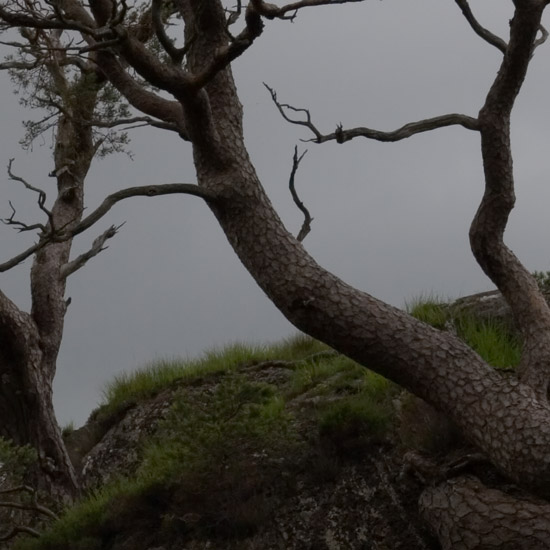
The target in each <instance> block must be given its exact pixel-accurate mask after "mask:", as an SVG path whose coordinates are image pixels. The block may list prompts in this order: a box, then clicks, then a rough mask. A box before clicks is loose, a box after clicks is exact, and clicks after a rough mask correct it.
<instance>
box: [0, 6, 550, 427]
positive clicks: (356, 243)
mask: <svg viewBox="0 0 550 550" xmlns="http://www.w3.org/2000/svg"><path fill="white" fill-rule="evenodd" d="M471 5H472V8H473V10H474V11H475V13H476V14H477V15H478V18H479V20H480V21H481V22H482V23H483V24H485V25H486V26H487V27H489V28H490V29H491V30H492V31H493V32H495V33H497V34H499V35H500V36H502V37H505V38H507V33H508V20H509V19H510V17H511V15H512V7H513V4H512V2H511V1H503V0H478V1H475V0H472V1H471ZM548 19H550V18H548ZM548 19H547V23H550V21H548ZM500 60H501V54H500V52H498V51H497V50H496V49H495V48H493V47H492V46H489V45H488V44H486V43H484V42H483V41H482V40H481V39H479V38H478V37H477V36H476V35H475V34H474V33H473V32H472V30H471V29H470V27H469V26H468V24H467V23H466V21H465V20H464V19H463V17H462V15H461V13H460V10H459V9H458V8H457V6H456V5H455V3H454V1H453V0H418V1H416V2H410V1H403V0H384V1H383V2H382V1H375V0H369V1H366V2H364V3H361V4H351V5H344V6H330V7H323V8H315V9H309V10H304V11H303V12H302V13H301V14H300V15H299V17H298V18H297V19H296V21H295V22H294V23H292V24H291V23H288V22H277V21H273V22H268V23H267V25H266V30H265V32H264V35H263V36H262V37H261V38H260V40H259V41H258V42H257V43H256V44H255V45H254V47H253V48H252V49H251V50H249V51H248V52H247V53H246V54H245V55H244V56H243V57H242V58H240V59H238V60H237V61H236V62H235V64H234V73H235V78H236V81H237V86H238V89H239V92H240V96H241V101H242V103H243V105H244V109H245V126H246V135H247V139H248V145H249V150H250V154H251V156H252V159H253V160H254V162H255V164H256V168H257V171H258V173H259V175H260V177H261V179H262V181H263V184H264V186H265V187H266V189H267V191H268V193H269V195H270V196H271V198H272V200H273V202H274V204H275V206H276V207H277V208H278V209H279V211H280V213H281V215H282V217H283V219H284V221H285V223H287V225H288V227H289V228H291V229H292V230H293V231H294V232H297V231H298V229H299V227H300V224H301V217H300V214H299V212H298V211H297V209H296V208H295V206H294V205H293V203H292V201H291V197H290V194H289V192H288V175H289V171H290V167H291V157H292V152H293V148H294V145H295V144H298V145H299V147H300V148H301V150H303V149H305V148H307V149H308V150H309V152H308V154H307V156H306V157H305V159H304V161H303V163H302V165H301V167H300V171H299V173H298V177H297V186H298V191H299V193H300V194H301V197H302V199H303V200H304V202H305V203H306V205H307V206H308V208H309V209H310V211H311V213H312V215H313V216H314V218H315V220H314V223H313V230H312V233H311V234H310V235H309V236H308V237H307V238H306V240H305V242H304V244H305V246H306V247H307V248H308V250H309V251H310V252H311V253H312V254H313V256H314V257H315V258H316V259H317V260H318V261H319V262H320V263H321V264H322V265H324V266H325V267H327V268H329V269H331V270H332V271H334V272H335V273H336V274H337V275H339V276H341V277H342V278H343V279H344V280H346V281H348V282H349V283H351V284H354V285H356V286H357V287H359V288H361V289H362V290H365V291H367V292H369V293H371V294H373V295H374V296H376V297H378V298H381V299H383V300H386V301H388V302H390V303H392V304H394V305H396V306H399V307H404V306H405V304H406V302H407V301H409V302H410V301H411V300H414V299H415V298H417V297H419V296H422V295H436V296H441V297H458V296H461V295H466V294H469V293H474V292H479V291H483V290H487V289H490V288H492V286H491V284H490V282H489V281H488V280H487V279H486V278H485V276H484V275H483V274H482V273H481V270H480V269H479V268H478V267H477V265H476V263H475V261H474V260H473V258H472V256H471V253H470V250H469V245H468V227H469V224H470V221H471V219H472V217H473V215H474V213H475V210H476V208H477V205H478V203H479V200H480V198H481V194H482V190H483V183H482V168H481V162H480V152H479V136H478V135H477V134H476V133H473V132H470V131H468V130H465V129H463V128H448V129H443V130H438V131H437V132H434V133H431V134H423V135H419V136H415V137H413V138H411V139H409V140H406V141H403V142H400V143H397V144H383V143H376V142H369V141H366V140H364V139H360V140H355V141H353V142H349V143H347V144H345V145H336V144H324V145H314V144H311V143H309V144H304V143H301V142H300V139H306V138H308V137H310V136H309V135H308V134H307V132H305V130H303V129H301V128H298V127H293V126H289V125H288V124H287V123H285V122H284V121H283V120H282V119H281V118H280V116H279V115H278V113H277V111H276V109H275V108H274V106H273V104H272V103H271V100H270V98H269V96H268V94H267V92H266V90H265V88H264V87H263V85H262V82H266V83H268V84H269V85H270V86H272V87H273V88H275V89H276V90H277V92H278V94H279V99H280V100H281V101H283V102H288V103H292V104H293V105H295V106H299V107H307V108H309V109H310V111H311V113H312V116H313V117H314V121H315V122H316V123H317V125H318V127H319V128H320V129H321V130H322V131H324V132H331V131H333V130H334V129H335V127H336V124H338V123H339V122H341V123H342V124H343V125H344V127H352V126H368V127H373V128H377V129H381V130H391V129H394V128H397V127H399V126H401V125H403V124H405V123H407V122H410V121H414V120H419V119H422V118H427V117H431V116H436V115H441V114H445V113H449V112H459V113H464V114H468V115H473V116H475V115H476V114H477V112H478V110H479V108H480V106H481V105H482V103H483V100H484V96H485V94H486V91H487V89H488V86H489V85H490V83H491V82H492V80H493V78H494V76H495V74H496V70H497V69H498V66H499V63H500ZM549 62H550V43H548V44H547V45H545V46H542V47H541V48H540V49H539V50H537V53H536V56H535V58H534V60H533V62H532V65H531V69H530V73H529V75H528V78H527V81H526V83H525V86H524V89H523V92H522V95H521V97H520V99H519V101H518V104H517V107H516V109H515V112H514V118H513V134H512V137H513V146H514V161H515V174H516V183H517V197H518V200H517V206H516V209H515V210H514V212H513V214H512V217H511V220H510V223H509V229H508V231H507V242H508V243H509V244H510V245H511V246H512V248H513V249H514V250H515V251H516V252H517V254H518V255H519V256H520V258H521V259H522V260H523V261H524V262H525V264H526V265H527V266H528V267H529V268H530V269H533V270H534V269H539V270H546V269H550V247H549V246H548V244H547V238H546V236H547V235H548V231H549V226H550V217H549V216H548V208H549V204H550V190H549V188H548V185H547V183H548V182H547V178H548V174H550V166H548V164H549V163H550V155H549V148H550V142H549V140H548V137H547V136H548V123H549V120H550V113H549V108H548V97H549V91H550V89H549V88H550V74H549V72H548V69H547V67H548V63H549ZM0 93H1V94H2V95H1V97H2V109H0V121H1V132H0V152H1V153H0V154H1V158H0V165H2V164H7V162H8V160H9V158H12V157H14V158H15V169H16V171H17V173H18V174H20V175H21V176H24V177H25V178H27V179H28V180H29V181H30V182H31V183H33V184H34V185H37V186H41V187H43V188H44V189H45V190H46V191H49V192H50V193H51V196H52V197H53V191H54V180H52V179H51V178H48V177H47V174H48V172H50V171H51V169H52V160H51V150H50V148H49V146H50V142H49V140H48V138H46V139H45V140H44V141H43V142H37V143H36V144H35V147H34V150H33V151H32V152H24V151H22V150H21V149H20V148H19V146H18V139H19V138H20V137H21V136H22V133H23V130H22V126H21V121H22V120H23V119H28V118H31V117H32V116H35V115H34V114H33V113H28V112H27V113H25V112H24V111H23V110H22V109H21V108H20V107H19V105H18V99H17V97H16V96H15V95H13V94H12V92H11V83H10V81H9V78H8V77H7V75H5V74H0ZM132 151H133V153H134V158H133V160H131V159H129V158H128V157H126V156H112V157H110V158H108V159H106V160H103V161H99V162H97V163H96V164H95V165H94V166H93V169H92V170H91V172H90V175H89V178H88V181H87V184H86V185H87V187H86V193H87V206H88V208H89V209H90V210H91V209H93V208H94V207H95V206H96V205H97V204H99V202H100V201H101V200H102V198H103V197H104V196H105V195H107V194H109V193H111V192H113V191H114V190H116V189H121V188H124V187H128V186H133V185H145V184H149V183H168V182H189V183H194V182H195V176H194V170H193V166H192V162H191V154H190V147H189V145H188V144H186V143H184V142H182V141H181V140H179V138H177V137H175V136H174V135H173V134H168V133H165V132H162V131H159V130H154V129H142V130H137V131H136V132H135V133H134V134H133V143H132ZM0 185H1V186H2V194H3V200H2V202H1V203H0V208H1V210H0V216H2V217H5V216H8V215H9V214H10V210H9V206H8V200H12V201H13V202H14V204H15V205H16V207H17V209H18V212H19V213H20V215H21V217H24V218H25V219H28V220H29V221H32V220H35V219H37V216H38V214H39V213H38V211H37V206H36V203H35V198H34V197H33V196H31V195H29V194H28V193H25V192H23V191H22V190H21V189H19V188H18V187H17V185H16V184H15V183H13V182H10V181H8V178H7V177H6V175H3V176H2V175H0ZM124 221H125V222H126V224H125V225H124V227H123V229H122V231H121V232H120V234H119V235H118V236H117V237H116V238H115V239H113V240H112V241H111V242H110V246H109V249H108V250H107V251H105V252H103V253H102V254H100V256H98V257H97V258H95V259H93V260H92V261H91V262H90V263H89V264H88V266H87V267H86V268H84V269H83V270H81V271H79V272H77V273H76V274H75V275H73V276H72V277H71V279H70V280H69V285H68V296H71V297H72V303H71V306H70V307H69V310H68V314H67V319H66V331H65V339H64V344H63V347H62V350H61V353H60V357H59V365H58V375H57V379H56V385H55V396H56V408H57V411H58V415H59V419H60V422H61V423H66V422H69V421H71V420H72V421H74V422H75V423H76V424H77V425H78V424H81V423H82V422H84V421H85V419H86V418H87V416H88V415H89V413H90V412H91V410H92V409H93V408H94V407H95V406H96V405H97V403H98V402H99V401H100V400H101V388H102V386H103V384H104V383H105V382H106V381H107V380H109V379H110V378H112V377H113V376H114V375H116V374H117V373H120V372H122V371H131V370H132V369H135V368H138V367H140V366H143V365H144V364H146V363H148V362H149V361H151V360H154V359H156V358H161V357H173V356H196V355H198V354H200V353H201V351H203V350H205V349H207V348H211V347H213V346H222V345H223V344H226V343H229V342H233V341H236V340H239V341H251V342H267V341H273V340H277V339H280V338H282V337H285V336H287V335H290V334H292V333H293V332H294V329H293V328H292V326H291V325H290V324H289V323H288V322H287V321H286V320H285V319H284V318H283V317H282V315H281V314H280V313H279V312H278V311H277V310H276V309H275V307H274V306H272V305H271V303H270V302H269V300H268V299H267V298H266V297H265V296H264V295H263V293H262V292H261V291H260V290H259V289H258V288H257V287H256V285H255V284H254V282H253V281H252V279H251V278H250V276H249V275H248V273H247V272H246V271H245V270H244V268H243V267H242V265H241V264H240V262H239V261H238V259H237V258H236V257H235V256H234V254H233V253H232V251H231V249H230V247H229V245H228V244H227V242H226V240H225V237H224V235H223V233H222V232H221V230H220V229H219V227H218V226H217V224H216V222H215V220H214V218H213V216H212V215H211V214H210V212H209V211H208V209H207V208H206V207H205V206H204V205H203V204H202V203H201V202H200V200H199V199H196V198H193V197H185V196H184V197H174V196H172V197H167V198H166V197H162V198H155V199H143V198H141V199H140V198H134V199H130V200H128V201H127V202H126V203H119V205H117V206H116V207H115V208H113V210H112V211H111V213H110V215H109V216H108V217H106V219H104V220H102V222H101V223H100V224H99V225H98V226H97V227H96V228H94V229H93V230H92V231H91V232H89V233H87V234H86V235H84V236H81V237H79V239H78V241H77V243H76V248H75V251H76V252H77V251H78V250H84V249H86V248H87V247H88V246H89V244H90V243H91V241H92V240H93V238H94V237H95V236H97V235H98V234H100V233H101V232H102V231H103V230H104V229H105V228H106V227H108V225H110V224H112V223H115V224H119V223H121V222H124ZM0 231H1V239H2V256H1V258H0V259H1V260H2V261H3V260H5V259H7V258H8V257H10V256H11V255H13V254H14V253H16V252H17V251H19V250H21V249H22V248H23V247H24V246H25V245H27V244H28V243H29V240H28V239H29V238H30V237H29V236H21V235H17V234H16V233H15V232H14V231H13V230H11V229H10V228H6V227H4V228H0ZM29 268H30V262H29V261H27V262H26V263H25V264H24V265H22V266H20V267H18V268H16V269H14V270H13V271H11V272H9V273H6V274H2V275H1V283H0V284H1V285H2V287H1V288H2V290H3V291H4V292H6V293H7V294H8V296H10V297H11V298H12V299H14V300H15V301H16V302H17V304H18V305H20V306H21V307H23V308H28V307H29V290H28V284H29V283H28V271H29Z"/></svg>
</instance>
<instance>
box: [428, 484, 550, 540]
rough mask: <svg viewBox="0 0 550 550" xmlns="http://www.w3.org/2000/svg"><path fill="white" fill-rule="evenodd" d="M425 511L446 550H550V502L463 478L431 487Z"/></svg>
mask: <svg viewBox="0 0 550 550" xmlns="http://www.w3.org/2000/svg"><path fill="white" fill-rule="evenodd" d="M420 512H421V514H422V515H423V517H424V518H425V519H426V521H427V522H428V523H429V524H430V525H431V526H432V528H433V529H434V531H435V532H436V533H437V535H438V538H439V541H440V542H441V547H442V550H476V549H477V550H479V549H483V550H548V548H550V538H549V537H548V534H549V533H550V504H548V502H545V501H540V500H536V499H532V498H528V497H525V496H523V497H512V496H510V495H508V494H506V493H503V492H502V491H498V490H496V489H488V488H487V487H485V486H484V485H483V484H482V483H480V482H479V480H477V479H476V478H475V477H460V478H457V479H453V480H451V481H448V482H445V483H443V484H441V485H439V486H437V487H433V488H431V489H427V490H426V491H424V493H423V494H422V496H421V498H420Z"/></svg>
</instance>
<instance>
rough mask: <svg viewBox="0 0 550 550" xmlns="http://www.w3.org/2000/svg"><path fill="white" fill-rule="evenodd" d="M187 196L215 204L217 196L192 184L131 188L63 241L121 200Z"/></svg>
mask: <svg viewBox="0 0 550 550" xmlns="http://www.w3.org/2000/svg"><path fill="white" fill-rule="evenodd" d="M177 194H186V195H193V196H195V197H200V198H201V199H204V200H205V201H206V202H215V201H216V198H217V197H216V195H214V194H213V193H210V192H208V191H206V190H205V189H201V188H200V187H199V186H198V185H194V184H191V183H165V184H162V185H144V186H142V187H129V188H127V189H122V190H120V191H117V192H116V193H113V194H112V195H109V196H108V197H107V198H105V200H104V201H103V202H102V203H101V204H100V205H99V206H98V207H97V208H96V209H95V210H94V211H93V212H92V213H91V214H89V215H88V216H86V217H85V218H84V219H83V220H82V221H81V222H80V223H79V224H78V225H77V226H76V227H74V228H73V229H71V230H70V231H69V232H68V235H67V236H63V237H62V239H65V238H70V237H74V236H76V235H78V234H80V233H82V232H83V231H85V230H86V229H88V228H89V227H91V226H92V225H93V224H95V223H96V222H97V221H98V220H100V219H101V218H102V217H103V216H104V215H105V214H107V212H109V210H111V208H112V207H113V206H114V205H115V204H116V203H117V202H120V201H121V200H124V199H128V198H130V197H157V196H161V195H177Z"/></svg>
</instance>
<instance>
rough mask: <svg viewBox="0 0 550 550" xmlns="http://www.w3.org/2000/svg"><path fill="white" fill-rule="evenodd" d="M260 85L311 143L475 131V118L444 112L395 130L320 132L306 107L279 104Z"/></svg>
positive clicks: (394, 139) (340, 129) (363, 128)
mask: <svg viewBox="0 0 550 550" xmlns="http://www.w3.org/2000/svg"><path fill="white" fill-rule="evenodd" d="M264 86H265V87H266V88H267V89H268V90H269V93H270V94H271V99H272V100H273V103H275V105H276V107H277V109H278V110H279V113H281V116H282V117H283V118H284V119H285V120H286V121H287V122H290V123H291V124H296V125H297V126H305V127H306V128H308V129H309V130H310V131H311V132H312V133H313V135H314V136H315V137H314V138H312V139H309V140H303V141H313V142H315V143H325V142H326V141H336V142H337V143H345V142H346V141H350V140H352V139H354V138H356V137H364V138H367V139H373V140H376V141H384V142H393V141H400V140H402V139H407V138H409V137H411V136H413V135H415V134H420V133H422V132H430V131H432V130H437V129H438V128H445V127H446V126H463V127H464V128H466V129H468V130H476V131H478V130H479V122H478V120H477V118H473V117H471V116H467V115H461V114H457V113H452V114H448V115H441V116H437V117H433V118H426V119H423V120H419V121H416V122H410V123H408V124H405V125H404V126H402V127H401V128H398V129H397V130H393V131H390V132H383V131H380V130H374V129H372V128H365V127H358V128H351V129H350V130H344V129H343V128H342V125H338V127H337V128H336V131H334V132H332V133H331V134H322V133H321V132H320V131H319V129H318V128H317V127H316V126H315V124H314V123H313V122H312V120H311V113H310V112H309V110H308V109H304V108H297V107H293V106H292V105H288V104H287V103H280V102H279V101H278V100H277V94H276V92H275V91H274V90H273V89H272V88H270V87H269V86H268V85H267V84H265V83H264ZM287 111H292V112H294V113H300V114H302V115H303V116H304V118H303V119H294V118H291V117H290V116H288V114H287Z"/></svg>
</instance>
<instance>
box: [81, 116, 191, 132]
mask: <svg viewBox="0 0 550 550" xmlns="http://www.w3.org/2000/svg"><path fill="white" fill-rule="evenodd" d="M89 124H90V126H94V127H96V128H116V127H117V126H125V125H133V124H139V126H153V127H155V128H161V129H163V130H169V131H170V132H180V131H181V128H179V127H178V126H177V125H176V124H171V123H169V122H163V121H161V120H155V119H154V118H151V117H148V116H136V117H131V118H119V119H116V120H108V121H106V120H90V122H89ZM139 126H133V127H134V128H137V127H139Z"/></svg>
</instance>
